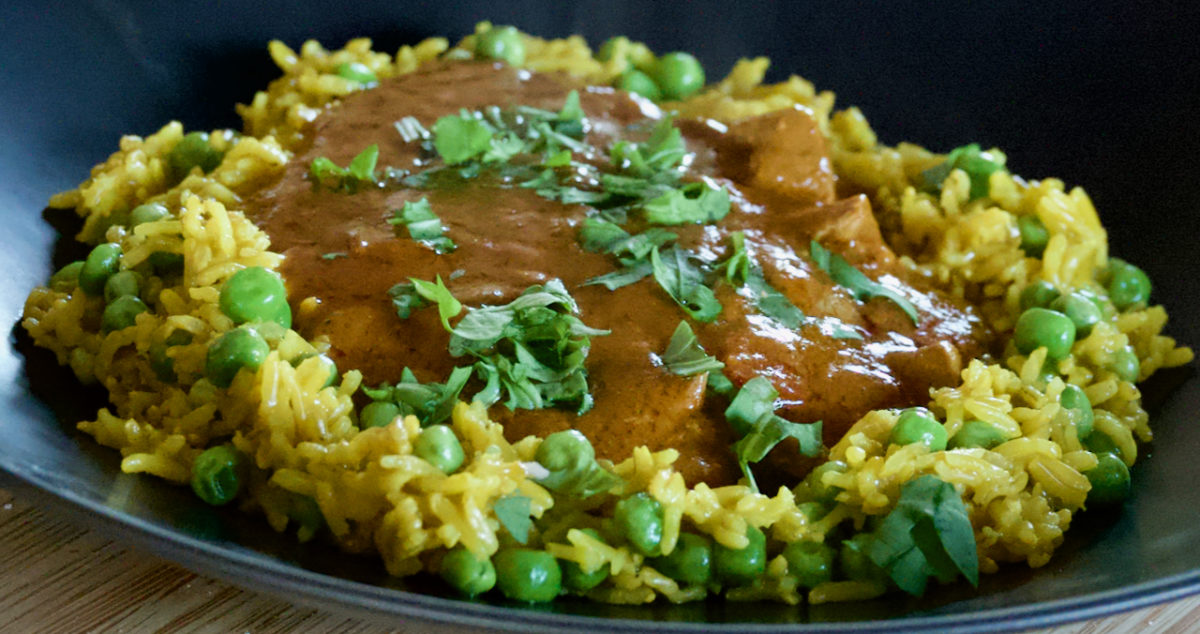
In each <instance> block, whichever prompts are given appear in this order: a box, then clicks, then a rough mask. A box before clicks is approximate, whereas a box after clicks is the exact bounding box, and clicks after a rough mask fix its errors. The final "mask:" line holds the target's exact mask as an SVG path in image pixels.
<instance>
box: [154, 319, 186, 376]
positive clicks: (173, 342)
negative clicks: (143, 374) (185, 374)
mask: <svg viewBox="0 0 1200 634" xmlns="http://www.w3.org/2000/svg"><path fill="white" fill-rule="evenodd" d="M191 342H192V333H190V332H188V331H186V330H176V331H174V332H172V333H171V334H170V335H168V336H167V338H166V339H164V340H163V341H156V342H154V343H152V344H150V351H149V355H150V369H151V370H154V374H155V376H157V377H158V380H159V381H162V382H163V383H174V382H175V381H177V380H178V379H179V377H178V376H176V374H175V360H174V359H172V358H171V357H170V356H168V355H167V349H168V348H171V347H173V346H182V345H185V344H189V343H191Z"/></svg>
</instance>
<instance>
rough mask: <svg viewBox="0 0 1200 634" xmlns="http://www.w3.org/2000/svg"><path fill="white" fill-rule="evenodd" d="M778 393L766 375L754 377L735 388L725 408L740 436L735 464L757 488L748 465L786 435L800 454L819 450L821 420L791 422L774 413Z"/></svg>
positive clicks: (752, 485) (760, 458) (728, 418)
mask: <svg viewBox="0 0 1200 634" xmlns="http://www.w3.org/2000/svg"><path fill="white" fill-rule="evenodd" d="M778 397H779V392H777V391H776V390H775V387H774V386H773V385H771V382H770V381H769V380H768V379H766V378H765V377H761V376H756V377H754V378H753V379H750V380H749V381H747V382H746V384H745V385H743V386H742V389H740V390H738V393H737V395H736V396H734V397H733V401H732V402H730V404H729V407H728V408H726V410H725V419H726V420H727V421H729V424H730V425H731V426H732V427H733V429H734V433H736V434H738V435H739V436H741V438H740V439H739V440H738V441H737V442H736V443H734V445H733V453H734V455H735V456H736V457H737V459H738V466H740V467H741V469H742V473H743V474H744V475H745V476H746V480H747V481H748V482H749V483H750V487H751V488H752V489H754V490H755V491H758V483H757V482H756V481H755V479H754V473H752V472H751V471H750V465H751V464H752V463H755V462H759V461H760V460H762V459H763V458H765V457H766V456H767V454H768V453H770V451H771V450H772V449H774V448H775V446H776V445H778V444H779V443H780V442H782V441H783V440H785V439H787V438H795V439H796V441H797V442H798V444H799V446H800V453H801V454H803V455H805V456H815V455H817V454H818V453H820V451H821V428H822V423H821V421H817V422H815V423H807V424H802V423H793V422H791V421H789V420H786V419H784V418H782V417H780V416H778V415H777V414H775V399H776V398H778Z"/></svg>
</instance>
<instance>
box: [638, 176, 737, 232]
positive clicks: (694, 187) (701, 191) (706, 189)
mask: <svg viewBox="0 0 1200 634" xmlns="http://www.w3.org/2000/svg"><path fill="white" fill-rule="evenodd" d="M642 213H643V214H644V215H645V217H646V221H647V222H650V223H651V224H656V225H682V224H691V223H696V224H702V223H712V222H716V221H718V220H720V219H722V218H724V217H725V216H726V215H727V214H729V192H728V191H726V190H725V188H724V187H718V186H716V185H714V184H713V183H712V182H710V181H708V180H705V182H703V183H688V184H687V185H684V186H683V187H680V188H678V189H669V190H667V191H666V192H665V193H663V194H662V195H660V196H658V197H657V198H654V199H653V200H649V201H647V202H646V204H645V205H643V206H642Z"/></svg>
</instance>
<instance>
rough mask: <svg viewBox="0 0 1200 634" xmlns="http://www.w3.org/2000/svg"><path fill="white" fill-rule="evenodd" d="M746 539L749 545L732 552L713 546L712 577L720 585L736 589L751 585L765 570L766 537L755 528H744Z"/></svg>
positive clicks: (723, 547) (748, 526)
mask: <svg viewBox="0 0 1200 634" xmlns="http://www.w3.org/2000/svg"><path fill="white" fill-rule="evenodd" d="M746 537H747V538H749V539H750V543H749V544H747V545H746V547H745V548H741V549H738V550H734V549H732V548H727V547H725V546H722V545H721V544H720V542H717V543H714V544H713V554H712V568H713V575H714V576H715V577H716V578H717V580H718V581H720V582H721V583H722V584H724V585H726V586H731V587H738V586H744V585H748V584H750V583H753V582H754V580H755V579H757V578H759V577H760V576H761V575H762V574H763V572H765V571H766V569H767V536H766V535H763V532H762V531H761V530H759V529H758V528H757V527H755V526H750V525H747V526H746Z"/></svg>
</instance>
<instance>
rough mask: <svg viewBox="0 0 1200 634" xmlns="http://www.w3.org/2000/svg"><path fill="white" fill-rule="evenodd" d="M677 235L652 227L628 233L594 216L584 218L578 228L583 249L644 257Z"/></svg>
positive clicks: (640, 258)
mask: <svg viewBox="0 0 1200 634" xmlns="http://www.w3.org/2000/svg"><path fill="white" fill-rule="evenodd" d="M678 237H679V236H677V235H675V234H674V233H671V232H670V231H667V230H665V229H659V228H657V227H656V228H652V229H648V230H646V231H643V232H642V233H639V234H636V235H630V234H629V232H628V231H625V230H624V229H622V228H621V227H620V226H619V225H617V224H616V223H614V222H609V221H607V220H602V219H600V218H597V217H595V216H592V217H588V218H585V219H584V221H583V225H582V226H581V227H580V228H579V242H580V244H581V245H582V246H583V248H584V249H586V250H588V251H592V252H595V253H611V254H613V255H616V256H630V257H633V258H634V259H637V260H642V259H645V258H646V256H648V255H650V251H652V250H653V249H654V248H655V247H661V246H663V245H666V244H668V243H670V242H672V241H674V240H675V239H677V238H678Z"/></svg>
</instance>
